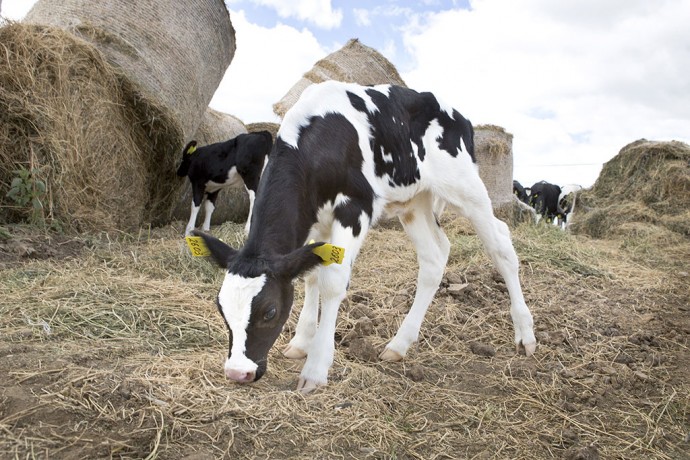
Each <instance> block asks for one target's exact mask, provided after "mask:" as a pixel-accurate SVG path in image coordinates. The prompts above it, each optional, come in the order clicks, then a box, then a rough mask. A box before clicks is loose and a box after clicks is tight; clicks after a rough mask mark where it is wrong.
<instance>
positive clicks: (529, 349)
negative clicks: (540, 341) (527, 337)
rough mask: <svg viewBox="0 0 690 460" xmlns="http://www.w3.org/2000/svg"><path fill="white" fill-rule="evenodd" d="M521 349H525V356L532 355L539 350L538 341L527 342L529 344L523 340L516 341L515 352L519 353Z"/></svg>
mask: <svg viewBox="0 0 690 460" xmlns="http://www.w3.org/2000/svg"><path fill="white" fill-rule="evenodd" d="M521 349H524V350H525V356H532V355H533V354H534V352H535V351H537V343H536V342H533V343H527V344H524V343H522V342H520V343H516V344H515V352H516V353H518V354H519V353H520V350H521Z"/></svg>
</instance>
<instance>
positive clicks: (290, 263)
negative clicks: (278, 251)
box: [272, 243, 324, 280]
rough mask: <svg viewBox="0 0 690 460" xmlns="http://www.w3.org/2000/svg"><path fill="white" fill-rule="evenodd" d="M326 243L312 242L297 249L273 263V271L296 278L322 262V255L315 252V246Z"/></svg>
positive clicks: (279, 274)
mask: <svg viewBox="0 0 690 460" xmlns="http://www.w3.org/2000/svg"><path fill="white" fill-rule="evenodd" d="M323 244H324V243H311V244H308V245H306V246H302V247H300V248H298V249H295V250H294V251H292V252H291V253H290V254H287V255H285V256H283V257H281V258H280V259H278V260H277V261H275V262H274V264H273V267H272V268H273V272H274V273H275V274H276V275H278V276H281V277H285V278H289V279H291V280H292V279H295V278H297V277H298V276H299V275H301V274H302V273H304V272H306V271H309V270H311V269H312V268H314V267H316V266H317V265H319V264H320V263H321V262H322V259H321V257H319V256H317V255H316V254H314V253H313V252H312V251H313V250H314V248H317V247H319V246H323Z"/></svg>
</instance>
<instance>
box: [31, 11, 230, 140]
mask: <svg viewBox="0 0 690 460" xmlns="http://www.w3.org/2000/svg"><path fill="white" fill-rule="evenodd" d="M24 22H26V23H31V24H45V25H50V26H55V27H59V28H62V29H65V30H68V31H71V32H73V33H75V34H76V35H79V36H81V37H82V38H84V39H85V40H87V41H89V42H91V43H93V44H94V46H96V47H97V48H98V49H99V50H100V51H101V52H103V54H104V55H105V56H107V58H108V60H109V61H110V63H111V64H113V65H114V66H115V67H116V68H118V69H121V71H122V73H123V74H124V75H126V76H127V78H128V79H130V80H131V81H132V82H133V83H134V84H135V85H136V87H137V88H138V90H139V91H141V93H142V94H144V95H145V96H146V97H147V98H148V99H150V100H153V101H158V103H159V104H160V105H161V106H162V107H165V108H166V109H167V110H169V111H170V112H171V113H172V116H173V117H174V119H175V121H177V122H178V123H179V124H180V127H181V128H182V132H183V135H184V138H185V140H189V139H190V138H191V136H192V135H193V134H194V133H195V132H196V131H197V128H198V127H199V124H200V123H201V118H202V116H203V114H204V112H205V111H206V108H207V107H208V104H209V102H210V101H211V98H212V97H213V94H214V93H215V91H216V89H217V88H218V85H219V84H220V81H221V79H222V78H223V75H224V74H225V71H226V70H227V68H228V66H229V65H230V62H231V61H232V58H233V56H234V54H235V31H234V29H233V27H232V24H231V22H230V15H229V13H228V10H227V8H226V7H225V4H224V2H222V1H221V0H196V1H184V2H169V1H165V0H139V1H136V2H132V1H129V0H109V1H107V2H97V1H92V0H39V1H38V2H37V3H36V4H35V5H34V7H33V8H32V9H31V10H30V11H29V13H28V14H27V15H26V17H25V18H24Z"/></svg>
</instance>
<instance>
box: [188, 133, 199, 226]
mask: <svg viewBox="0 0 690 460" xmlns="http://www.w3.org/2000/svg"><path fill="white" fill-rule="evenodd" d="M194 152H196V145H192V146H191V147H189V148H188V149H187V155H191V154H192V153H194ZM197 238H198V237H197Z"/></svg>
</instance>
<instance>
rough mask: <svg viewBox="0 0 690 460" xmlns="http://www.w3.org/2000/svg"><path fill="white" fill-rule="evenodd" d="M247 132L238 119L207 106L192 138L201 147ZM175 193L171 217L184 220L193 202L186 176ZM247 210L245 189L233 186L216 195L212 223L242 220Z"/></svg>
mask: <svg viewBox="0 0 690 460" xmlns="http://www.w3.org/2000/svg"><path fill="white" fill-rule="evenodd" d="M246 132H247V127H246V126H244V123H242V121H241V120H240V119H239V118H236V117H234V116H232V115H229V114H227V113H223V112H219V111H217V110H214V109H211V108H209V109H208V110H206V112H205V113H204V117H203V120H202V122H201V126H199V129H198V130H197V132H196V134H195V135H194V136H193V138H194V140H196V141H197V143H198V145H199V146H203V145H208V144H213V143H215V142H222V141H227V140H228V139H232V138H233V137H236V136H239V135H240V134H244V133H246ZM181 157H182V148H180V150H179V152H178V164H179V162H180V161H182V159H181ZM176 196H177V197H178V199H177V203H176V204H175V208H174V209H173V213H172V218H173V219H177V220H183V221H185V222H186V221H187V220H188V219H189V213H190V207H191V203H192V186H191V183H190V182H189V180H188V179H185V180H184V182H183V183H182V184H181V185H180V187H179V189H178V191H177V193H176ZM248 213H249V197H248V196H247V192H246V190H245V189H244V188H243V187H232V188H229V189H227V190H223V191H221V192H220V194H219V195H218V198H217V200H216V208H215V210H214V211H213V218H212V220H211V223H212V224H214V225H217V224H220V223H222V222H225V221H228V220H230V221H233V222H244V221H245V220H247V215H248ZM199 220H200V219H199ZM198 223H199V222H197V224H198Z"/></svg>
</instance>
